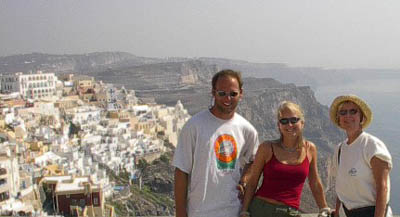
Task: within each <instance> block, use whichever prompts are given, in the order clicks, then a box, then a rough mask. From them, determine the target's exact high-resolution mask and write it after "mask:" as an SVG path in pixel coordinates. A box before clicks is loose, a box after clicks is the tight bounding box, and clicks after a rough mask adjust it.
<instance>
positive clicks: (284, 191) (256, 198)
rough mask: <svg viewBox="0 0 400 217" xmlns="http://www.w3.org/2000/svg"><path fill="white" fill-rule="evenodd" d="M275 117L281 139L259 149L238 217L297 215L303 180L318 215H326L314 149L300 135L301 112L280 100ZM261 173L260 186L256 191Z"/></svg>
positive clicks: (326, 210)
mask: <svg viewBox="0 0 400 217" xmlns="http://www.w3.org/2000/svg"><path fill="white" fill-rule="evenodd" d="M277 116H278V123H277V124H278V129H279V132H280V134H281V138H280V139H278V140H276V141H266V142H264V143H262V144H261V145H260V146H259V148H258V151H257V154H256V158H255V160H254V163H253V165H252V167H251V176H250V180H249V181H248V183H247V187H246V191H245V195H244V199H243V206H242V209H241V212H240V217H249V216H251V217H266V216H271V217H290V216H300V213H299V211H298V209H299V206H300V197H301V192H302V189H303V185H304V182H305V180H306V178H307V177H308V180H309V185H310V188H311V191H312V194H313V196H314V199H315V201H316V203H317V205H318V207H319V208H320V215H319V216H328V215H327V214H328V213H329V212H330V209H329V208H328V206H327V203H326V200H325V194H324V191H323V187H322V184H321V180H320V178H319V175H318V170H317V149H316V147H315V145H314V144H313V143H312V142H310V141H307V140H305V139H304V138H303V135H302V134H303V129H304V114H303V111H302V109H301V108H300V106H299V105H297V104H295V103H293V102H289V101H284V102H282V103H281V104H280V106H279V108H278V112H277ZM261 173H263V176H264V178H263V183H262V185H261V187H260V188H259V189H258V190H257V192H256V188H257V184H258V181H259V179H260V176H261Z"/></svg>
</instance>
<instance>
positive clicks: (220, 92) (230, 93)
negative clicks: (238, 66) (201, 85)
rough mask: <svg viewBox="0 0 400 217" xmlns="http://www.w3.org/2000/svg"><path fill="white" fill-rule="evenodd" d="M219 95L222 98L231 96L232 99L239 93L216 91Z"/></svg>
mask: <svg viewBox="0 0 400 217" xmlns="http://www.w3.org/2000/svg"><path fill="white" fill-rule="evenodd" d="M215 92H216V93H217V95H218V96H220V97H224V96H228V95H229V96H230V97H236V96H238V95H239V92H237V91H231V92H225V91H223V90H216V91H215Z"/></svg>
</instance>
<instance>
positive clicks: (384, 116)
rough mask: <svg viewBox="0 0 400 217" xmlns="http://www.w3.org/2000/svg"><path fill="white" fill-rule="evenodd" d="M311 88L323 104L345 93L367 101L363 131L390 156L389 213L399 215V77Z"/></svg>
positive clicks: (328, 103)
mask: <svg viewBox="0 0 400 217" xmlns="http://www.w3.org/2000/svg"><path fill="white" fill-rule="evenodd" d="M313 89H314V92H315V97H316V98H317V100H318V101H319V102H320V103H321V104H324V105H327V106H330V104H331V103H332V101H333V99H334V98H335V97H336V96H339V95H342V94H349V93H351V94H355V95H358V96H359V97H361V98H363V99H364V100H365V101H366V102H367V103H368V104H369V106H370V107H371V109H372V112H373V116H374V117H373V118H374V119H373V121H372V123H371V125H370V126H369V127H368V128H367V129H366V130H365V131H366V132H369V133H371V134H372V135H374V136H376V137H378V138H379V139H381V140H382V141H383V142H384V143H385V144H386V146H387V148H388V149H389V151H390V153H391V155H392V158H393V168H392V170H391V172H390V179H391V198H390V204H391V207H392V209H393V212H394V213H396V214H400V169H399V167H400V79H375V80H362V81H358V82H357V81H356V82H352V83H349V84H343V85H337V84H335V85H332V86H330V85H324V86H320V87H314V88H313Z"/></svg>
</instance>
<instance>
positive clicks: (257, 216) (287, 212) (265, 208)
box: [249, 197, 301, 217]
mask: <svg viewBox="0 0 400 217" xmlns="http://www.w3.org/2000/svg"><path fill="white" fill-rule="evenodd" d="M249 212H250V216H251V217H269V216H270V217H300V216H301V215H300V212H299V211H298V210H297V209H295V208H293V207H290V206H287V205H276V204H272V203H268V202H267V201H265V200H262V199H260V198H257V197H254V199H253V201H251V203H250V206H249Z"/></svg>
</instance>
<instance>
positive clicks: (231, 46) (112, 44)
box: [0, 0, 400, 69]
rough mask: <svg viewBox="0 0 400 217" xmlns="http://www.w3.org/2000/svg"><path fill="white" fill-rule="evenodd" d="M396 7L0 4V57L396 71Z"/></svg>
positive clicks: (118, 0)
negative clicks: (108, 56) (124, 57)
mask: <svg viewBox="0 0 400 217" xmlns="http://www.w3.org/2000/svg"><path fill="white" fill-rule="evenodd" d="M399 11H400V1H398V0H383V1H377V0H246V1H244V0H243V1H238V0H196V1H195V0H115V1H110V0H84V1H82V0H0V56H9V55H15V54H25V53H32V52H40V53H51V54H83V53H90V52H100V51H124V52H129V53H132V54H134V55H137V56H145V57H222V58H230V59H238V60H246V61H250V62H261V63H285V64H288V65H289V66H304V67H325V68H395V69H400V61H399V60H400V42H399V39H400V13H399Z"/></svg>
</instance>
